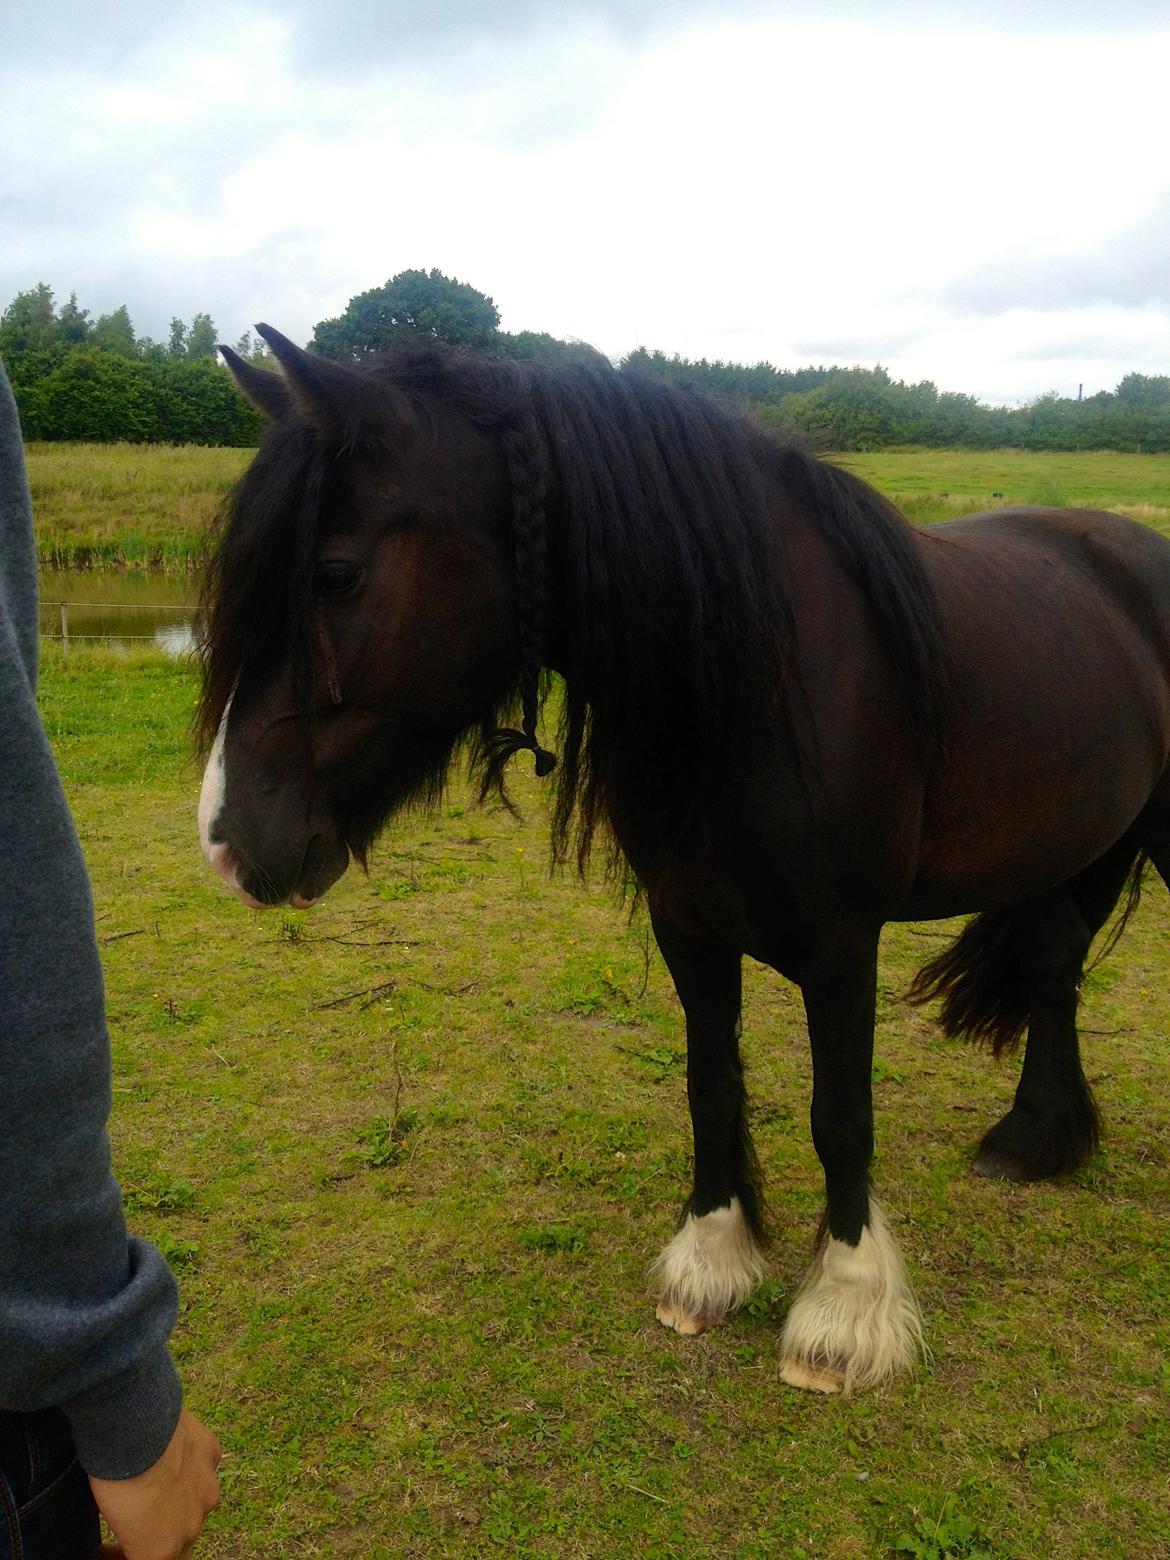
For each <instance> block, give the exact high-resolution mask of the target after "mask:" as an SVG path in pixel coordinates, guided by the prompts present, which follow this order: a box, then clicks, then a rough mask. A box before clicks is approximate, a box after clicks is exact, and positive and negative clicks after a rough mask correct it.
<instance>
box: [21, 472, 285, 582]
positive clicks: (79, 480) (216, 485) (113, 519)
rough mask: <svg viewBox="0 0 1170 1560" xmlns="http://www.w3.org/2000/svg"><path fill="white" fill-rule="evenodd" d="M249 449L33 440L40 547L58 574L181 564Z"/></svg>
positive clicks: (192, 554)
mask: <svg viewBox="0 0 1170 1560" xmlns="http://www.w3.org/2000/svg"><path fill="white" fill-rule="evenodd" d="M253 453H254V451H252V450H237V449H205V448H202V447H201V446H199V445H193V444H184V445H177V446H175V445H157V444H30V445H29V446H28V452H27V460H28V474H29V486H30V489H31V491H32V500H33V514H34V515H35V517H36V528H37V550H38V552H39V555H40V557H41V561H42V562H43V563H44V564H46V565H48V566H51V567H54V568H63V567H76V566H80V567H106V568H108V567H113V568H120V567H126V566H129V567H132V568H156V569H157V568H176V569H179V568H186V567H188V566H190V565H191V564H192V563H193V562H194V561H196V560H197V558H198V556H199V554H200V552H201V550H202V537H203V534H204V532H205V530H206V528H207V526H208V524H209V523H210V521H211V520H212V518H213V516H214V515H215V512H216V510H217V509H218V507H219V505H220V502H221V500H222V499H223V496H224V494H225V493H226V492H227V490H228V489H229V488H230V487H231V485H232V483H233V482H234V481H235V480H236V478H237V477H238V476H239V475H240V473H241V472H242V471H243V469H244V467H245V466H246V465H247V463H248V461H249V460H250V459H251V457H252V455H253Z"/></svg>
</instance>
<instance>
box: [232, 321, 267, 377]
mask: <svg viewBox="0 0 1170 1560" xmlns="http://www.w3.org/2000/svg"><path fill="white" fill-rule="evenodd" d="M235 350H236V356H237V357H242V358H243V360H244V362H245V363H251V365H252V367H253V368H271V367H272V353H271V352H269V350H268V343H267V342H266V341H264V340H263V339H262V338H261V337H259V336H253V334H252V332H251V331H250V330H246V331H245V332H244V334H243V335H242V336H241V337H240V339H239V341H237V342H236V347H235Z"/></svg>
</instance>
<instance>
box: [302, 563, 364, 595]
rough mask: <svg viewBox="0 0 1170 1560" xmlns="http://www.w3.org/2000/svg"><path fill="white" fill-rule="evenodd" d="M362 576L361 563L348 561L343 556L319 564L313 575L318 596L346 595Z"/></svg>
mask: <svg viewBox="0 0 1170 1560" xmlns="http://www.w3.org/2000/svg"><path fill="white" fill-rule="evenodd" d="M361 577H362V568H361V564H359V563H347V562H345V561H344V560H343V559H341V558H330V559H326V560H325V562H324V563H319V564H318V565H317V571H316V573H315V574H314V576H313V588H314V590H315V591H316V593H317V595H318V596H344V595H345V593H346V591H349V590H352V589H353V588H354V586H355V585H356V584H357V582H358V580H360V579H361Z"/></svg>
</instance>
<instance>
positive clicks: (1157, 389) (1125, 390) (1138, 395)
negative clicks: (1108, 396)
mask: <svg viewBox="0 0 1170 1560" xmlns="http://www.w3.org/2000/svg"><path fill="white" fill-rule="evenodd" d="M1115 394H1116V396H1117V399H1118V400H1119V401H1122V402H1124V403H1125V404H1126V405H1127V406H1170V376H1167V375H1166V374H1126V376H1125V378H1124V379H1123V380H1122V381H1121V383H1120V384H1119V385H1118V387H1117V390H1116V392H1115Z"/></svg>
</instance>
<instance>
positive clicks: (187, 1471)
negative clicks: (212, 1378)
mask: <svg viewBox="0 0 1170 1560" xmlns="http://www.w3.org/2000/svg"><path fill="white" fill-rule="evenodd" d="M222 1456H223V1451H222V1449H221V1447H220V1444H219V1442H218V1441H217V1440H216V1438H215V1436H213V1435H212V1433H211V1431H210V1430H207V1429H205V1428H204V1426H203V1425H201V1424H200V1423H199V1421H198V1420H197V1419H196V1418H195V1415H194V1414H192V1413H189V1412H188V1411H187V1409H185V1408H184V1409H183V1410H182V1412H181V1413H180V1414H179V1422H178V1424H177V1425H176V1426H175V1433H174V1435H173V1436H172V1437H171V1440H170V1444H169V1445H168V1447H167V1449H166V1451H165V1452H164V1453H163V1454H162V1456H161V1457H160V1458H159V1460H158V1461H157V1462H156V1463H155V1464H154V1465H153V1466H152V1467H150V1468H148V1469H147V1470H146V1472H145V1473H140V1474H139V1475H138V1477H137V1478H134V1479H90V1481H89V1483H90V1488H91V1489H92V1490H93V1498H94V1500H96V1501H97V1505H98V1510H99V1511H100V1512H101V1514H102V1516H103V1517H105V1519H106V1521H107V1522H108V1523H109V1525H110V1529H111V1531H112V1532H113V1534H114V1537H115V1538H116V1539H117V1540H118V1542H117V1543H116V1544H113V1545H111V1544H106V1545H103V1547H102V1549H101V1550H100V1551H99V1553H100V1554H101V1555H102V1556H103V1557H105V1560H189V1556H190V1555H192V1554H193V1553H194V1550H195V1540H196V1539H197V1538H198V1537H199V1532H200V1529H201V1528H202V1526H203V1519H204V1518H205V1517H206V1515H207V1513H208V1512H209V1511H211V1510H212V1509H213V1508H214V1507H215V1506H218V1504H219V1480H218V1479H217V1478H216V1476H215V1470H216V1469H217V1468H218V1467H219V1462H220V1458H221V1457H222Z"/></svg>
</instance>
